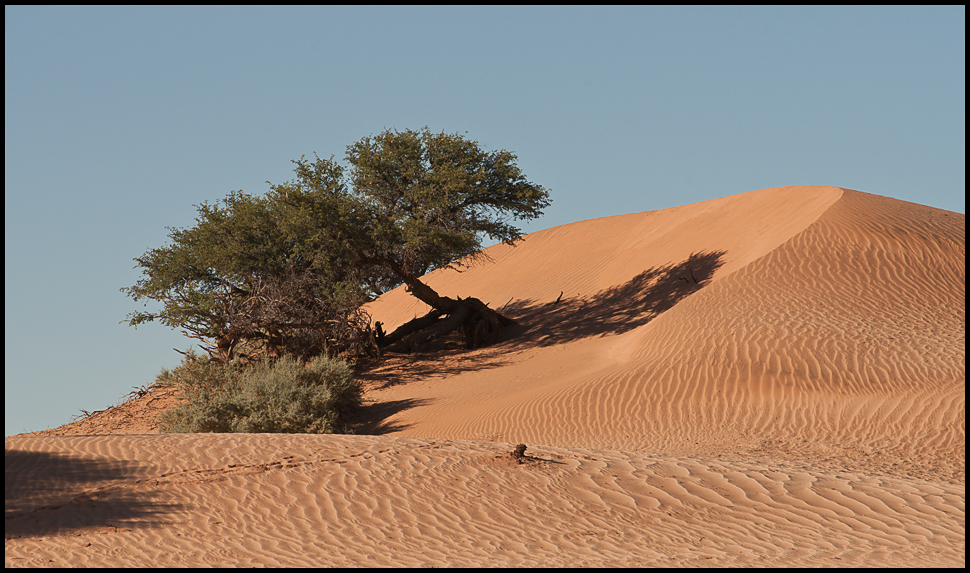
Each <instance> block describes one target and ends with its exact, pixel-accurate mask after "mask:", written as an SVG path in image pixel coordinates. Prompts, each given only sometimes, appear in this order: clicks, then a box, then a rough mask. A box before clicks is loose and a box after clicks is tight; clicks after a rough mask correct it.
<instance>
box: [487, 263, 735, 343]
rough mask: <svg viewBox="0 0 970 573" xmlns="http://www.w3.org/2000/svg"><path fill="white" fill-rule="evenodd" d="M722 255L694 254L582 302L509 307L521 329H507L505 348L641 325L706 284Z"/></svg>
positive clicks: (528, 303)
mask: <svg viewBox="0 0 970 573" xmlns="http://www.w3.org/2000/svg"><path fill="white" fill-rule="evenodd" d="M726 253H727V251H708V252H701V253H694V254H691V255H690V256H689V257H688V258H687V259H686V260H684V261H683V262H681V263H679V264H675V265H662V266H658V267H653V268H650V269H647V270H645V271H643V272H641V273H640V274H638V275H637V276H635V277H633V278H632V279H631V280H630V281H628V282H627V283H625V284H623V285H619V286H616V287H613V288H609V289H606V290H604V291H600V292H599V293H597V294H595V295H593V296H592V297H590V298H586V299H581V298H568V297H567V298H563V299H562V300H560V301H558V302H547V303H543V304H539V303H537V302H535V301H516V302H513V303H510V304H509V305H508V306H507V307H506V309H505V310H504V311H503V312H504V313H505V314H507V315H508V316H509V317H511V318H514V319H515V320H516V321H518V322H519V325H518V326H513V327H510V331H509V336H510V338H509V339H508V341H507V342H505V343H504V344H505V345H509V344H512V345H522V346H551V345H554V344H562V343H565V342H571V341H574V340H579V339H581V338H587V337H591V336H606V335H613V334H622V333H624V332H628V331H630V330H633V329H634V328H638V327H640V326H643V325H644V324H647V323H648V322H650V321H651V320H653V319H654V318H656V317H657V316H659V315H660V314H662V313H663V312H666V311H667V310H670V309H671V308H673V307H674V305H676V304H677V303H679V302H680V301H681V300H683V299H685V298H686V297H688V296H690V295H692V294H694V293H695V292H697V291H699V290H700V289H702V288H704V287H705V286H706V285H707V284H709V283H710V281H711V278H712V277H713V276H714V273H715V272H716V271H717V269H719V268H720V267H721V266H723V265H724V255H725V254H726Z"/></svg>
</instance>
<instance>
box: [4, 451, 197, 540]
mask: <svg viewBox="0 0 970 573" xmlns="http://www.w3.org/2000/svg"><path fill="white" fill-rule="evenodd" d="M3 457H4V488H3V489H4V503H3V509H4V537H5V538H6V539H13V538H18V537H38V536H44V535H57V534H63V533H67V532H72V531H76V530H78V529H88V528H91V527H114V528H127V529H132V528H137V527H149V526H151V525H153V524H154V523H156V522H158V519H157V518H158V517H159V516H160V515H162V514H164V513H168V512H172V511H177V510H179V509H181V506H179V505H177V504H169V503H159V502H158V501H155V500H149V499H143V497H142V496H143V495H144V491H141V492H139V490H136V489H135V488H131V487H124V486H123V485H121V484H119V482H128V483H130V482H133V481H134V476H135V474H136V473H138V472H139V470H140V469H141V466H140V465H139V464H137V463H135V462H130V461H126V460H110V461H109V460H91V459H86V458H81V457H79V456H74V455H70V454H63V453H57V452H32V451H22V450H6V449H5V451H4V456H3ZM139 494H142V495H139Z"/></svg>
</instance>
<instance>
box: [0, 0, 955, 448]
mask: <svg viewBox="0 0 970 573" xmlns="http://www.w3.org/2000/svg"><path fill="white" fill-rule="evenodd" d="M965 15H966V11H965V8H964V7H962V6H952V7H835V8H833V7H808V8H792V7H779V8H763V7H757V8H731V7H724V8H710V7H676V8H662V7H659V8H658V7H642V8H625V7H624V8H592V7H563V8H555V7H523V8H500V7H479V8H474V7H473V8H467V7H453V8H441V7H419V8H408V7H394V8H389V7H350V8H340V7H323V8H248V7H247V8H222V7H216V8H207V7H198V8H195V7H188V8H186V7H172V8H168V7H166V8H118V7H107V8H98V7H93V8H91V7H79V8H75V7H10V6H7V7H5V9H4V16H5V18H4V25H5V46H4V48H5V54H4V57H5V66H4V74H5V78H4V79H5V82H4V89H5V98H4V102H5V107H4V123H5V131H4V137H5V166H6V168H5V171H4V182H5V188H6V193H5V241H6V242H5V271H6V272H5V288H6V299H5V300H6V304H5V353H6V359H5V376H6V385H5V390H4V398H5V418H4V424H5V426H4V432H5V435H10V434H12V433H18V432H22V431H33V430H41V429H45V428H47V427H56V426H59V425H61V424H63V423H66V422H68V421H69V420H70V419H71V417H72V416H74V415H75V414H78V413H79V411H80V409H82V408H83V409H85V410H90V411H93V410H99V409H102V408H105V407H108V406H110V405H113V404H116V403H118V401H119V399H120V398H121V397H122V396H124V395H125V394H127V393H128V392H129V391H131V389H132V387H134V386H141V385H143V384H145V383H148V382H150V381H151V380H153V379H154V376H155V375H156V374H157V373H158V371H159V370H160V368H161V367H163V366H165V367H172V366H174V365H176V364H177V363H178V361H179V358H180V357H179V355H178V354H176V353H175V352H174V351H173V350H172V349H173V348H186V347H187V346H188V342H189V341H188V339H186V338H185V337H183V336H182V335H181V334H179V333H178V332H176V331H173V330H170V329H167V328H165V327H163V326H161V325H154V324H151V325H147V326H142V327H140V328H138V329H137V330H135V329H133V328H130V327H128V326H126V325H123V324H119V322H120V321H122V320H123V319H124V318H125V316H126V315H127V314H128V313H129V312H131V311H133V310H136V309H140V308H142V307H141V305H140V304H136V303H134V302H133V301H131V300H130V299H128V298H126V297H125V296H124V295H123V294H122V293H121V292H119V289H120V288H121V287H124V286H130V285H132V284H134V282H135V281H136V280H138V278H139V274H138V271H137V270H135V269H134V268H133V267H134V262H133V261H132V258H134V257H136V256H139V255H141V254H143V253H144V252H145V251H147V250H148V249H150V248H154V247H159V246H162V245H163V244H165V243H166V240H167V234H168V231H167V230H166V226H171V227H186V226H190V225H192V224H193V221H194V217H195V214H196V211H195V208H194V205H196V204H198V203H200V202H202V201H215V200H217V199H220V198H222V197H224V196H225V195H226V194H227V193H228V192H230V191H233V190H237V189H242V190H244V191H246V192H248V193H253V194H261V193H264V192H265V191H266V190H267V189H268V185H267V183H266V182H267V181H270V182H273V183H281V182H283V181H286V180H289V179H291V178H292V164H291V163H290V160H292V159H296V158H299V157H300V156H301V155H307V156H312V154H313V153H314V152H316V153H318V154H319V155H320V156H321V157H329V156H330V155H336V156H337V157H338V158H339V157H342V156H343V154H344V152H345V150H346V147H347V146H348V145H350V144H351V143H354V142H356V141H357V140H359V139H360V138H362V137H364V136H367V135H372V134H377V133H379V132H381V131H383V130H384V129H385V128H394V129H406V128H412V129H418V128H421V127H422V126H425V125H427V126H428V127H430V128H431V130H433V131H447V132H450V133H453V132H466V131H467V132H468V136H469V137H470V138H472V139H476V140H478V141H479V143H481V144H482V146H484V147H485V148H487V149H489V150H497V149H507V150H509V151H512V152H514V153H516V154H517V155H518V157H519V166H520V167H521V168H522V170H523V172H524V173H525V175H526V176H527V177H528V178H529V180H531V181H533V182H535V183H538V184H541V185H543V186H545V187H546V188H548V189H549V190H550V191H551V194H552V199H553V204H552V206H551V207H550V208H549V209H548V210H547V211H546V214H545V215H544V216H543V217H542V218H540V219H538V220H536V221H534V222H531V223H529V224H527V225H523V228H524V229H525V230H526V231H535V230H539V229H544V228H548V227H552V226H555V225H560V224H564V223H571V222H574V221H579V220H583V219H589V218H593V217H602V216H609V215H618V214H623V213H633V212H639V211H647V210H654V209H664V208H668V207H673V206H677V205H684V204H688V203H694V202H698V201H704V200H707V199H713V198H716V197H723V196H727V195H734V194H737V193H743V192H746V191H752V190H755V189H762V188H765V187H774V186H781V185H835V186H841V187H848V188H852V189H857V190H860V191H866V192H869V193H876V194H879V195H886V196H889V197H894V198H897V199H903V200H906V201H912V202H916V203H922V204H925V205H931V206H933V207H938V208H942V209H948V210H951V211H957V212H960V213H965V211H966V207H965V190H966V167H965V153H966V131H965V121H966V88H965V82H966V60H965V52H966V50H965V48H966V31H965Z"/></svg>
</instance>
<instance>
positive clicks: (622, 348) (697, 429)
mask: <svg viewBox="0 0 970 573" xmlns="http://www.w3.org/2000/svg"><path fill="white" fill-rule="evenodd" d="M813 192H814V193H816V194H818V195H825V199H826V201H820V202H819V204H820V206H821V209H822V212H815V213H812V217H808V216H805V213H804V212H802V213H801V215H802V217H803V218H802V219H801V220H802V222H805V221H806V220H807V223H806V224H805V225H804V226H803V227H801V228H800V229H798V230H797V232H791V231H792V230H793V229H792V227H788V228H787V229H786V230H787V231H788V232H791V234H790V235H789V237H787V238H785V240H783V241H780V242H779V243H777V244H775V243H774V242H773V241H771V240H767V239H762V240H760V241H759V242H756V244H757V245H758V246H760V247H761V248H766V247H768V246H770V247H771V248H770V249H769V250H768V251H765V252H761V253H760V256H755V255H758V250H757V249H754V248H749V249H748V250H747V251H746V252H743V253H741V254H740V256H739V255H738V254H737V253H738V251H737V250H736V251H735V253H736V256H738V259H735V260H733V261H732V260H728V261H727V264H725V265H724V267H723V268H722V270H720V271H718V273H717V276H716V277H715V279H714V280H713V281H712V282H710V284H709V286H708V287H707V288H703V289H700V290H699V291H697V292H695V293H693V294H692V295H691V296H689V297H687V298H685V299H683V300H682V301H681V302H679V303H678V304H677V305H676V306H674V307H673V308H672V309H670V310H668V311H667V312H666V313H664V314H661V315H659V316H657V317H655V318H654V319H653V320H651V321H650V322H648V323H647V324H645V325H643V326H640V327H638V328H636V329H634V330H632V331H629V332H627V333H625V334H622V335H619V336H610V337H602V338H594V339H583V340H577V341H575V342H573V343H569V344H563V345H559V346H557V347H550V348H541V347H540V348H534V347H533V348H529V347H528V345H525V348H522V347H518V348H517V347H516V343H515V341H512V342H511V343H510V344H509V345H508V347H507V348H508V349H509V351H510V352H511V353H513V355H512V357H510V358H509V359H508V360H507V362H506V363H505V364H504V365H501V366H498V367H496V368H494V369H482V370H478V371H475V370H470V371H467V372H462V373H461V374H459V375H452V376H447V377H444V378H443V379H442V380H440V381H439V382H437V383H435V384H433V385H428V386H425V387H421V388H409V389H408V390H407V391H409V392H410V394H409V395H410V396H412V397H418V398H421V399H422V400H425V402H424V404H425V405H424V406H421V407H415V408H412V409H409V410H407V411H404V412H402V413H400V414H399V415H398V416H397V417H396V418H395V420H394V421H395V423H396V424H397V425H398V426H399V427H401V428H403V429H402V430H401V433H404V434H406V435H414V436H425V437H432V436H450V437H456V438H469V439H507V440H510V441H526V442H529V443H543V444H554V445H564V444H568V445H571V446H579V447H596V448H609V449H623V450H640V451H654V452H665V453H671V454H676V455H696V454H712V453H714V452H720V453H738V454H742V453H743V454H750V453H752V452H755V453H762V454H764V455H769V454H777V455H782V456H789V455H795V456H800V457H803V458H808V459H814V460H818V461H820V462H824V461H825V460H832V461H833V463H838V464H843V465H845V464H846V463H849V465H854V464H852V463H851V462H852V461H853V458H857V459H858V461H859V463H860V464H863V465H872V464H875V465H877V466H880V467H881V468H882V469H883V470H886V471H890V472H892V473H895V474H900V475H928V474H932V475H934V476H937V477H940V478H943V479H953V478H956V479H962V476H963V463H964V462H963V460H964V456H963V443H964V436H965V422H964V411H965V397H964V389H965V350H964V348H965V346H964V344H965V327H964V324H965V322H964V321H965V302H964V290H965V286H964V285H965V263H964V260H965V250H966V249H965V234H964V233H965V217H964V216H963V215H960V214H956V213H949V212H945V211H941V210H937V209H932V208H929V207H923V206H920V205H915V204H911V203H906V202H902V201H897V200H894V199H889V198H884V197H879V196H875V195H869V194H865V193H860V192H856V191H848V190H845V191H843V190H838V194H837V195H838V196H837V197H835V199H836V200H835V201H830V200H831V198H832V195H831V194H830V193H829V191H828V189H825V188H823V189H821V190H820V189H818V188H809V189H805V188H794V189H775V190H763V191H759V192H754V193H752V194H744V195H740V196H735V197H736V198H741V199H748V200H749V204H748V206H747V207H748V208H747V209H739V210H738V211H737V213H751V214H752V216H753V217H754V218H755V219H757V217H758V216H759V215H761V216H764V215H766V214H770V215H772V216H774V215H778V216H781V215H780V214H779V213H772V212H771V210H772V208H773V207H774V205H773V204H772V198H774V199H779V198H785V197H786V196H789V195H792V194H800V195H801V196H805V195H810V194H812V193H813ZM818 195H816V197H817V196H818ZM754 198H757V199H758V200H759V201H750V200H751V199H754ZM718 201H720V200H718ZM759 203H760V204H759ZM699 205H705V204H699ZM721 205H722V206H723V205H724V204H723V203H722V204H721ZM688 207H692V206H688ZM759 208H761V209H763V211H762V212H759ZM681 215H683V213H681ZM726 215H727V214H726ZM714 218H717V217H716V215H715V217H714ZM728 218H729V219H730V220H731V221H732V224H733V230H734V234H735V235H744V234H745V233H747V232H749V231H750V229H752V228H756V227H755V226H753V225H752V224H751V222H750V221H745V220H743V218H742V219H740V220H739V219H738V217H737V216H736V214H735V216H731V217H728ZM655 219H658V220H659V217H655ZM585 223H587V224H591V223H592V222H585ZM722 225H725V223H722ZM570 228H571V226H566V227H564V228H560V229H559V232H560V233H564V232H565V231H566V230H569V229H570ZM728 230H729V229H728ZM681 231H682V229H681ZM682 234H683V233H682ZM728 234H729V233H728ZM711 235H712V238H716V237H717V236H719V235H720V233H712V234H711ZM771 238H775V239H777V238H778V237H777V236H776V237H771ZM735 241H737V239H735ZM537 243H538V241H537ZM528 245H529V243H528V242H527V243H526V244H525V245H523V247H520V248H521V249H523V250H526V249H527V248H528V247H527V246H528ZM708 245H709V246H708ZM716 245H717V243H708V244H698V243H694V244H692V245H691V246H690V247H686V248H685V247H683V246H678V247H677V248H676V249H675V248H673V247H671V248H669V249H668V251H667V252H674V251H676V250H677V249H679V250H681V251H690V250H692V249H697V248H705V247H707V248H716ZM661 251H662V250H661ZM568 252H569V251H568V250H567V251H565V253H568ZM664 254H665V252H663V251H662V252H661V256H663V255H664ZM531 256H533V257H535V256H536V255H535V254H532V255H531ZM730 256H731V251H728V254H727V255H725V258H729V257H730ZM539 257H540V258H541V255H540V256H539ZM739 259H740V260H741V261H744V260H748V259H750V260H749V261H748V262H747V263H746V264H745V265H740V264H739V263H738V260H739ZM510 260H511V259H510ZM562 260H567V261H570V262H569V263H562V262H561V263H560V264H562V266H564V267H567V268H569V269H571V270H572V272H574V273H577V274H582V272H583V268H584V267H582V266H581V265H572V264H570V263H571V260H570V259H568V256H567V255H566V254H563V255H561V257H560V261H562ZM732 264H733V267H734V268H735V269H736V270H735V272H733V273H725V272H724V269H728V270H730V268H731V266H732ZM509 266H511V265H509ZM496 267H497V268H495V269H494V272H495V274H496V275H500V276H502V277H503V280H504V277H505V276H506V275H505V272H506V270H507V269H508V267H506V266H505V265H503V264H502V261H499V262H498V264H497V265H496ZM508 270H509V272H511V273H513V274H514V273H516V272H521V271H520V269H518V268H517V267H514V268H512V269H508ZM468 274H470V273H468ZM628 274H629V271H628ZM444 282H445V281H444V280H442V283H444ZM509 282H512V284H515V281H509ZM479 286H481V287H483V290H484V287H486V286H487V283H486V284H482V285H479ZM545 286H546V288H548V287H549V286H551V285H545ZM556 294H558V291H556ZM404 391H405V390H401V392H404ZM392 395H394V392H388V393H379V394H375V396H386V397H390V396H392Z"/></svg>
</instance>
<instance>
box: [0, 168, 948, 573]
mask: <svg viewBox="0 0 970 573" xmlns="http://www.w3.org/2000/svg"><path fill="white" fill-rule="evenodd" d="M965 233H966V224H965V216H964V215H962V214H958V213H952V212H947V211H942V210H939V209H933V208H930V207H924V206H921V205H916V204H913V203H907V202H903V201H898V200H895V199H889V198H886V197H880V196H877V195H869V194H866V193H861V192H858V191H850V190H843V189H839V188H833V187H786V188H774V189H764V190H760V191H753V192H750V193H744V194H741V195H735V196H731V197H725V198H721V199H715V200H712V201H705V202H702V203H697V204H693V205H686V206H683V207H677V208H674V209H666V210H663V211H653V212H646V213H637V214H631V215H622V216H616V217H608V218H603V219H594V220H589V221H582V222H578V223H573V224H570V225H564V226H560V227H555V228H552V229H547V230H545V231H540V232H537V233H533V234H530V235H528V236H527V237H526V238H525V240H524V241H523V242H522V243H520V244H519V246H517V247H516V248H509V247H506V246H503V245H499V246H496V247H492V248H490V249H488V250H487V253H488V255H489V256H490V258H491V259H492V261H493V262H492V263H488V264H481V265H478V266H474V267H472V268H471V269H468V270H466V271H465V272H462V273H458V272H455V271H454V270H441V271H436V272H433V273H431V274H430V275H428V277H426V278H427V281H428V283H429V284H430V285H432V286H433V287H434V288H436V289H437V290H438V292H439V293H441V294H443V295H449V296H462V297H465V296H476V297H478V298H480V299H482V300H483V301H485V302H487V303H489V305H490V306H491V307H492V308H502V309H503V312H504V313H506V314H507V315H508V316H511V317H513V318H517V319H519V321H520V323H521V326H519V327H513V328H512V329H510V332H509V340H507V341H505V342H503V343H501V344H500V345H498V346H495V347H492V348H486V349H481V350H477V351H473V352H459V351H457V350H455V349H453V348H452V347H451V346H449V345H448V344H446V343H444V342H442V343H441V344H440V346H438V347H436V346H435V345H434V344H433V345H431V346H430V347H429V348H427V349H425V352H424V353H422V354H421V355H417V356H411V357H392V358H389V359H388V360H387V362H386V364H385V365H384V366H382V367H381V368H380V369H378V370H376V371H372V372H370V373H369V374H367V376H366V380H365V382H366V384H367V387H368V392H367V404H366V405H365V408H364V409H363V412H362V413H361V414H360V416H359V420H357V421H358V422H359V427H360V428H361V432H367V433H372V434H380V435H373V436H365V435H358V436H305V435H215V434H208V435H151V434H140V435H133V434H132V433H131V432H136V431H137V432H152V431H156V430H155V428H156V426H155V425H154V424H153V423H152V422H151V421H149V422H146V421H145V419H146V416H145V415H144V414H143V415H141V419H140V421H138V422H137V425H136V424H135V422H129V421H126V420H127V419H128V418H132V417H133V415H132V414H131V411H132V410H130V409H129V410H125V409H124V408H119V409H112V410H109V411H107V412H105V413H102V414H99V415H98V417H97V418H96V420H97V421H95V420H92V419H89V420H87V421H83V420H82V421H81V422H79V423H76V424H74V425H70V426H66V427H64V428H60V429H58V430H52V431H47V432H42V433H37V434H35V435H26V436H15V437H10V438H6V439H5V448H6V455H5V466H6V476H5V513H6V522H5V523H6V525H5V532H6V542H5V563H6V565H7V566H11V565H13V566H37V565H54V566H63V565H78V566H103V565H124V566H144V565H149V566H151V565H156V566H167V565H182V566H194V565H206V564H211V565H235V566H238V565H243V566H245V565H288V566H318V565H336V566H339V565H360V566H369V565H425V566H427V565H488V566H491V565H539V566H557V565H559V566H562V565H565V566H577V565H582V566H600V565H607V566H609V565H616V566H626V565H674V566H676V565H735V566H745V565H770V566H817V565H845V566H851V565H855V566H904V565H917V566H937V565H942V566H962V565H963V564H964V561H965V549H964V546H965V524H964V499H965V477H964V466H965V446H964V444H965V414H964V411H965V398H964V396H965V380H966V374H965V332H966V330H965V309H966V307H965V301H964V296H965V285H966V274H965V268H966V267H965V255H966V234H965ZM560 293H562V298H561V299H560V300H559V302H558V303H555V302H554V301H556V300H557V298H559V296H560ZM426 310H427V307H425V306H424V305H423V304H422V303H420V302H418V301H416V300H415V299H413V298H412V297H410V295H408V294H407V293H405V292H404V291H403V289H398V290H396V291H393V292H391V293H388V294H387V295H385V296H383V297H382V298H381V299H380V300H378V301H375V302H374V303H373V304H372V305H370V308H369V311H370V312H371V314H372V316H373V317H374V318H375V319H376V320H381V321H382V322H384V324H385V328H386V330H388V331H390V330H392V329H393V328H394V327H396V326H397V325H399V324H401V323H403V322H405V321H407V320H408V319H410V318H412V317H414V316H416V315H421V314H424V313H425V312H426ZM164 398H165V400H167V402H166V401H165V400H162V399H161V398H159V399H158V400H155V398H153V397H152V396H147V397H145V398H142V399H140V401H136V402H138V403H139V404H147V403H149V402H151V401H152V400H155V401H156V402H157V401H159V400H161V401H162V402H164V403H166V404H168V403H171V399H172V398H171V396H167V397H164ZM146 411H148V410H141V412H143V413H144V412H146ZM134 417H135V418H137V417H138V416H134ZM85 424H87V425H85ZM94 432H98V433H108V432H110V433H112V434H113V435H97V436H94V435H66V434H71V433H75V434H77V433H94ZM125 432H128V433H127V434H126V433H125ZM44 434H46V435H44ZM520 442H521V443H525V444H528V446H529V449H528V450H527V452H526V455H527V456H529V457H527V458H525V459H524V460H522V462H523V463H518V462H516V461H515V460H513V459H512V458H511V457H510V456H509V455H508V452H509V451H510V450H511V449H512V445H514V444H516V443H520Z"/></svg>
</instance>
